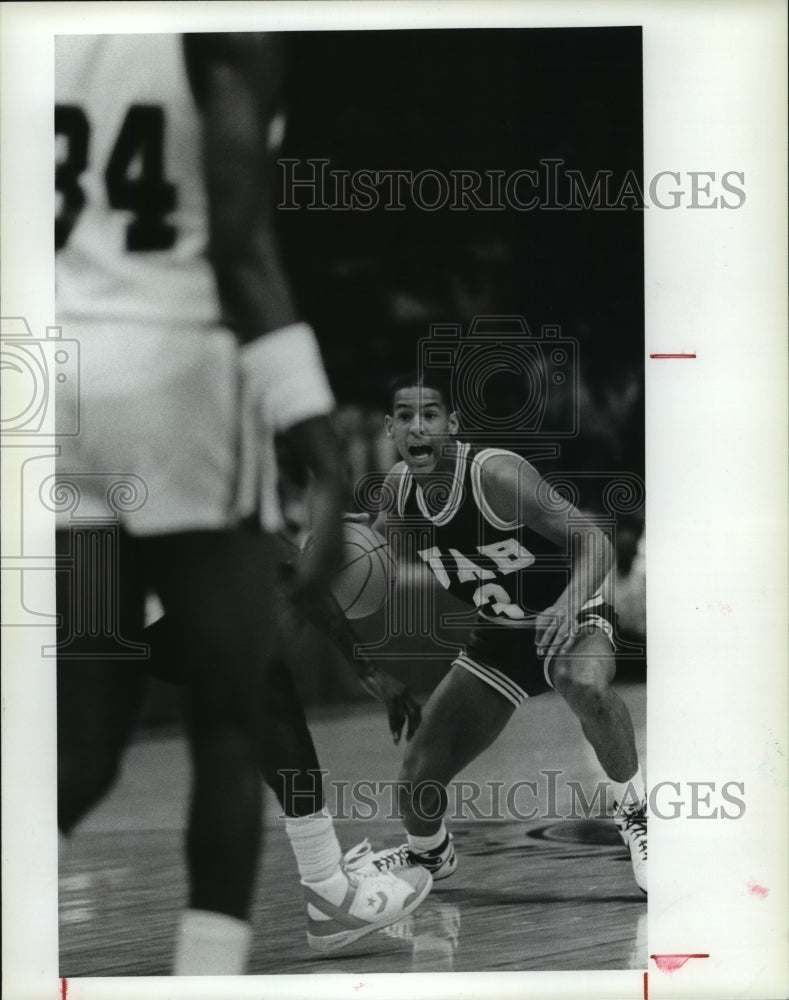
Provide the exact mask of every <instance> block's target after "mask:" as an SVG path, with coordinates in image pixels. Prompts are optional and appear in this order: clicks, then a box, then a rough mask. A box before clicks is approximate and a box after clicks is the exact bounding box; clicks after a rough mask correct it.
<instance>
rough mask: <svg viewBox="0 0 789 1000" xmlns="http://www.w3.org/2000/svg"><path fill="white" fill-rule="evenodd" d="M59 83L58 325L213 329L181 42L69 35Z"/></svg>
mask: <svg viewBox="0 0 789 1000" xmlns="http://www.w3.org/2000/svg"><path fill="white" fill-rule="evenodd" d="M55 80H56V86H55V94H56V110H55V132H56V157H57V159H56V172H55V188H56V199H57V204H56V212H57V214H56V221H55V243H56V248H57V251H58V252H57V267H56V274H57V304H58V321H59V322H61V323H64V324H68V323H69V321H73V322H84V321H91V320H101V321H107V320H112V319H114V318H118V319H122V320H123V321H126V322H128V321H130V320H138V321H140V322H142V323H146V324H147V323H152V324H156V325H162V326H164V325H170V324H173V325H184V326H193V327H194V326H195V325H198V326H199V325H202V324H207V325H211V326H215V325H216V324H217V323H218V321H219V316H220V310H219V304H218V298H217V295H216V289H215V282H214V276H213V271H212V269H211V267H210V265H209V262H208V259H207V248H208V214H207V208H206V195H205V187H204V183H203V178H202V168H201V159H202V156H201V133H200V119H199V113H198V111H197V108H196V106H195V102H194V98H193V96H192V94H191V91H190V89H189V83H188V79H187V75H186V68H185V61H184V55H183V42H182V39H181V36H179V35H72V36H60V37H58V39H57V41H56V73H55Z"/></svg>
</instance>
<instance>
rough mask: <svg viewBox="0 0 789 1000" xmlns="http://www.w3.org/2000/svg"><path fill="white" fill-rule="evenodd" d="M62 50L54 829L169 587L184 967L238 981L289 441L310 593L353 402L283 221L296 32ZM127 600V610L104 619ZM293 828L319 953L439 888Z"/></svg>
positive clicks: (132, 689)
mask: <svg viewBox="0 0 789 1000" xmlns="http://www.w3.org/2000/svg"><path fill="white" fill-rule="evenodd" d="M55 48H56V52H55V55H56V72H55V93H56V101H57V107H56V111H55V131H56V134H57V143H56V151H57V156H58V162H57V166H56V170H55V187H56V192H57V218H56V220H55V242H56V248H57V256H56V268H55V270H56V282H57V289H56V307H57V319H58V323H59V324H60V325H61V327H62V328H63V330H64V332H65V335H66V336H67V337H73V338H74V339H76V340H78V341H79V342H80V385H79V398H77V397H76V395H75V394H74V393H73V390H72V388H71V384H67V385H65V386H63V387H62V388H61V389H59V390H58V399H57V420H58V422H59V423H61V422H63V421H65V422H66V424H68V425H69V426H72V425H76V422H77V421H76V413H77V412H78V413H79V434H77V435H74V436H73V437H63V438H61V442H62V443H61V445H60V456H59V459H58V466H57V475H58V479H59V482H60V484H61V489H65V490H66V492H68V491H69V489H72V488H73V490H74V492H75V495H76V496H77V497H78V501H79V508H80V520H79V521H78V522H69V521H68V520H67V519H66V518H65V517H64V518H61V521H60V524H59V530H58V534H57V546H58V550H57V551H58V555H59V556H60V557H61V558H62V560H63V563H64V572H60V573H58V574H57V576H58V594H57V602H58V614H59V620H60V628H59V632H58V643H59V655H58V822H59V826H60V829H61V831H62V833H63V834H66V835H67V834H69V833H70V832H71V831H72V830H73V828H74V827H75V826H76V824H77V823H78V822H79V820H80V819H81V818H82V817H83V816H84V815H85V813H86V812H87V811H88V810H89V809H90V808H91V807H92V806H93V805H94V804H95V803H96V802H97V801H98V800H99V799H100V798H101V797H102V796H103V795H104V794H105V793H106V792H107V790H108V789H109V787H110V786H111V785H112V783H113V781H114V778H115V776H116V774H117V771H118V767H119V762H120V760H121V757H122V754H123V751H124V749H125V747H126V745H127V743H128V741H129V738H130V735H131V732H132V729H133V723H134V716H135V710H136V707H137V704H138V690H139V686H138V676H139V666H138V663H137V662H135V661H134V660H130V659H129V648H130V644H135V643H138V644H139V643H140V642H141V639H142V635H141V632H142V624H143V604H144V600H145V595H146V591H148V590H149V589H153V590H155V591H156V593H157V594H158V595H159V597H160V599H161V601H162V604H163V606H164V608H165V611H166V613H167V615H168V616H169V619H170V621H171V623H172V627H173V628H174V630H175V633H176V634H177V635H178V637H179V642H180V644H181V648H182V654H183V660H184V662H185V663H186V664H188V671H189V673H188V681H187V683H186V685H185V693H186V715H187V732H188V739H189V747H190V752H191V759H192V765H193V768H192V774H193V780H192V795H191V802H190V811H189V824H188V830H187V836H186V858H187V864H188V868H189V882H190V891H189V901H188V907H187V909H186V910H185V911H184V912H183V914H182V916H181V920H180V923H179V929H178V936H177V942H176V949H175V959H174V965H173V968H174V972H175V973H176V974H184V975H200V974H214V975H222V974H237V973H242V972H244V971H245V968H246V960H247V954H248V950H249V947H250V939H251V928H250V925H249V922H248V914H249V907H250V899H251V894H252V889H253V886H254V876H255V870H256V863H257V859H258V853H259V846H260V832H261V782H260V773H259V760H258V751H259V736H258V730H259V725H260V704H261V701H262V700H263V699H265V697H266V691H267V687H268V684H269V679H268V676H267V674H268V669H269V667H270V663H271V659H272V655H273V654H274V650H275V643H276V636H277V614H276V609H275V606H274V602H273V601H272V602H269V604H268V606H263V604H262V602H261V595H266V594H269V593H271V591H272V590H273V588H274V586H275V576H276V567H275V558H274V555H273V551H272V541H271V532H272V531H274V530H276V529H277V527H278V523H277V519H276V516H275V515H274V514H273V513H272V510H273V508H272V505H271V503H270V500H267V496H270V494H271V493H272V492H273V491H275V488H276V487H275V478H276V470H275V468H274V464H273V461H272V459H273V456H272V454H271V452H272V451H273V449H272V448H271V447H270V439H271V435H272V432H276V431H278V432H280V433H283V434H287V436H288V438H289V441H290V444H291V447H292V448H293V449H294V452H295V454H296V455H298V456H299V457H300V459H301V460H302V461H303V462H304V464H305V465H306V466H307V467H308V468H309V469H310V470H311V473H312V477H313V491H312V492H313V524H314V526H315V544H314V545H313V546H312V547H311V549H310V552H309V554H308V555H307V556H306V557H305V559H303V560H302V562H301V564H300V567H299V570H298V573H297V575H296V578H295V579H294V581H293V582H292V587H291V590H292V593H293V596H294V599H296V600H304V601H308V600H311V599H314V598H315V597H316V596H318V595H320V594H322V593H323V592H324V590H325V587H326V586H327V584H328V582H329V580H330V579H331V576H332V574H333V572H334V571H335V569H336V567H337V565H338V561H339V558H340V552H341V537H340V530H339V525H340V521H339V512H340V504H341V497H342V484H341V480H340V475H339V469H340V468H341V465H342V463H341V461H340V455H339V449H338V447H337V444H336V441H335V437H334V433H333V430H332V427H331V423H330V420H329V417H330V414H331V411H332V409H333V405H334V401H333V397H332V393H331V390H330V387H329V385H328V381H327V379H326V376H325V372H324V369H323V365H322V361H321V358H320V353H319V350H318V345H317V342H316V338H315V335H314V333H313V331H312V330H311V329H310V327H309V326H308V325H307V324H306V323H303V322H301V321H300V320H299V314H298V312H297V310H296V307H295V304H294V302H293V299H292V295H291V292H290V288H289V285H288V282H287V280H286V277H285V274H284V271H283V268H282V264H281V261H280V259H279V254H278V250H277V243H276V239H275V236H274V232H273V225H272V205H271V198H270V179H271V163H270V152H269V149H270V142H271V138H272V133H273V132H275V131H276V128H275V123H276V117H277V111H278V110H279V109H278V102H277V94H278V76H279V74H278V65H279V54H278V47H277V42H276V39H275V38H273V37H271V36H264V35H260V34H255V33H240V34H224V35H189V36H184V37H181V36H178V35H167V34H157V35H62V36H59V37H58V39H57V41H56V47H55ZM77 407H79V409H78V411H77ZM66 424H61V425H63V426H65V425H66ZM112 470H117V471H116V472H113V471H112ZM119 473H120V474H122V475H121V476H120V479H121V485H122V488H123V489H124V490H125V492H124V493H123V495H122V496H120V497H118V496H117V495H116V494H117V486H118V483H117V482H114V481H113V477H117V476H118V474H119ZM129 482H131V483H132V487H131V490H130V489H129V487H128V485H127V484H128V483H129ZM66 483H68V484H69V485H68V487H67V486H65V484H66ZM135 491H136V496H135V495H134V494H135ZM111 499H113V500H118V501H119V502H118V503H115V505H114V506H113V507H112V508H111V509H112V514H113V516H114V518H115V521H114V522H113V521H112V519H110V524H109V526H108V518H107V513H108V511H107V508H108V502H109V501H110V500H111ZM135 500H136V503H135V502H134V501H135ZM256 511H259V512H260V519H261V524H262V528H263V529H264V530H261V531H258V532H256V533H253V534H251V535H250V534H249V533H248V532H247V531H244V530H242V527H241V524H242V519H243V518H245V517H248V516H249V515H251V514H252V513H253V512H256ZM66 513H67V512H66ZM118 522H119V523H118ZM66 567H68V571H66ZM113 587H115V588H117V590H115V591H113V590H112V589H111V588H113ZM108 607H110V608H112V609H115V608H117V617H116V618H115V619H114V620H113V622H112V623H111V625H112V629H109V624H110V623H107V625H108V629H107V634H106V635H105V634H104V633H103V632H102V630H101V629H99V630H98V633H101V634H97V631H96V630H95V629H94V628H93V626H94V624H95V616H98V615H100V613H101V611H102V610H103V609H106V608H108ZM108 639H113V640H115V639H117V640H118V644H117V646H113V647H112V648H111V649H109V650H108V649H107V648H106V647H107V642H105V640H108ZM102 643H104V645H102ZM137 648H138V650H139V649H140V646H139V645H138V647H137ZM272 752H274V751H273V750H272ZM289 836H290V839H291V843H292V845H293V849H294V852H295V854H296V857H297V860H298V863H299V871H300V875H301V879H302V883H303V885H304V893H305V895H306V900H307V902H306V909H307V927H308V939H309V940H310V943H311V944H313V945H314V946H315V947H316V948H319V949H321V950H330V949H332V948H335V947H340V946H342V945H343V944H346V943H349V942H350V941H351V940H355V939H356V938H358V937H360V936H362V935H363V934H366V933H369V932H371V931H372V930H375V929H376V928H377V927H379V926H383V925H385V924H386V923H387V922H391V921H393V920H397V919H399V917H400V916H402V915H403V914H405V913H408V912H410V911H411V910H412V909H413V908H414V907H415V906H416V905H418V903H419V902H420V901H421V899H422V898H423V897H424V895H425V893H426V892H427V891H428V890H429V886H430V878H429V876H428V875H426V873H423V875H424V877H420V878H416V879H415V878H414V877H413V875H412V874H410V873H408V872H403V873H402V874H398V875H397V877H395V878H394V879H391V878H388V879H387V881H386V882H385V883H376V884H375V886H373V885H372V884H370V889H369V890H368V891H365V887H364V884H365V881H366V880H365V879H362V881H361V882H360V883H357V880H356V879H355V878H354V879H350V880H349V878H348V877H347V876H346V875H345V873H344V872H342V871H341V869H340V865H339V861H340V856H341V852H340V849H339V845H338V843H337V839H336V836H335V834H334V830H333V827H332V822H331V817H330V816H328V815H325V814H318V815H313V816H307V817H298V819H297V820H296V821H294V828H293V830H292V831H289ZM359 885H361V886H362V888H361V889H359V888H358V886H359ZM378 890H380V891H378ZM370 900H372V902H370Z"/></svg>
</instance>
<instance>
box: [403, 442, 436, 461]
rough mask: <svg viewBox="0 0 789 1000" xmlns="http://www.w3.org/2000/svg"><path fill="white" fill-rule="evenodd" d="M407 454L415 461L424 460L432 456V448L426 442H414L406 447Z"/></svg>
mask: <svg viewBox="0 0 789 1000" xmlns="http://www.w3.org/2000/svg"><path fill="white" fill-rule="evenodd" d="M408 454H409V455H410V456H411V458H412V459H413V460H414V461H415V462H424V461H427V459H429V458H432V455H433V449H432V448H431V447H430V445H427V444H414V445H411V447H410V448H409V449H408Z"/></svg>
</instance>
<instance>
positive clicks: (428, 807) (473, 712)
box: [399, 663, 516, 878]
mask: <svg viewBox="0 0 789 1000" xmlns="http://www.w3.org/2000/svg"><path fill="white" fill-rule="evenodd" d="M515 708H516V705H515V704H514V703H513V702H511V701H509V700H508V699H507V698H506V697H504V696H503V695H502V694H501V693H500V692H499V691H497V690H495V689H494V688H493V687H491V686H490V685H489V684H488V683H486V682H485V681H484V680H482V679H481V678H480V677H478V676H477V675H475V674H474V673H472V672H470V671H469V670H467V669H466V668H465V667H463V666H460V665H459V664H457V663H456V664H454V665H453V666H452V668H451V669H450V671H449V673H448V674H447V675H446V677H444V679H443V680H442V681H441V683H440V684H439V685H438V687H437V688H436V689H435V691H434V692H433V694H432V695H431V696H430V698H429V700H428V702H427V705H426V706H425V708H424V710H423V714H422V723H421V725H420V727H419V729H418V730H417V731H416V734H415V736H414V738H413V740H412V741H411V743H410V744H409V745H408V747H407V748H406V752H405V756H404V758H403V764H402V767H401V770H400V775H399V780H400V782H401V784H400V786H399V788H400V807H401V811H402V813H403V818H404V823H405V828H406V832H407V834H408V846H409V849H410V852H411V853H412V854H413V855H415V856H416V857H417V858H418V859H419V861H420V863H424V864H425V865H426V867H428V869H429V870H431V871H432V872H433V875H434V877H437V878H442V877H446V876H447V875H451V874H452V872H453V871H454V870H455V867H456V861H455V856H454V848H453V845H452V839H451V836H450V834H449V833H448V832H447V830H446V827H445V825H444V821H443V814H444V812H445V811H446V806H447V793H446V787H447V785H448V784H449V783H450V781H452V779H453V778H454V777H455V775H457V774H458V773H459V772H460V771H462V770H463V768H464V767H466V766H467V765H468V764H470V763H471V761H473V760H475V759H476V758H477V757H478V756H479V755H480V754H481V753H482V751H483V750H486V749H487V748H488V747H489V746H490V745H491V744H492V743H493V742H495V740H496V739H497V737H498V736H499V734H500V733H501V731H502V730H503V729H504V727H505V726H506V725H507V723H508V722H509V720H510V718H511V717H512V714H513V712H514V711H515Z"/></svg>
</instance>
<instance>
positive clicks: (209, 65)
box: [185, 33, 342, 595]
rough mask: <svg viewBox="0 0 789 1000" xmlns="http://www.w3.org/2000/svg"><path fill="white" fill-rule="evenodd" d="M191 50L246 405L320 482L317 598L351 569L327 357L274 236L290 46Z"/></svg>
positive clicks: (206, 44)
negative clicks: (275, 148) (346, 566)
mask: <svg viewBox="0 0 789 1000" xmlns="http://www.w3.org/2000/svg"><path fill="white" fill-rule="evenodd" d="M185 46H186V52H187V65H188V66H189V68H190V79H191V81H192V86H193V90H194V92H195V95H196V97H197V100H198V103H199V105H200V108H201V111H202V115H203V123H204V128H203V136H204V140H203V142H204V148H203V162H204V173H205V179H206V189H207V195H208V205H209V220H210V258H211V262H212V264H213V267H214V272H215V274H216V281H217V289H218V292H219V296H220V300H221V303H222V307H223V311H224V313H225V317H226V320H227V322H228V324H229V325H230V326H231V328H232V329H233V330H234V331H235V333H236V335H237V336H238V338H239V340H240V341H241V343H242V345H243V346H242V368H243V375H244V393H245V403H246V405H247V406H249V408H250V409H251V411H252V412H253V415H254V417H255V418H256V419H257V421H258V423H259V426H260V427H261V428H262V427H265V428H266V433H269V432H271V431H272V430H273V431H283V432H287V433H288V435H289V438H290V441H291V443H292V445H293V447H294V449H295V451H296V453H297V454H298V456H299V457H300V458H301V459H302V460H303V461H304V462H305V464H306V465H307V467H308V468H309V469H310V471H311V473H312V476H313V482H312V487H313V488H312V495H313V517H314V528H315V539H316V542H315V545H314V546H313V548H312V550H311V552H310V555H309V558H308V559H306V560H304V561H303V562H302V564H301V567H300V579H299V580H298V581H297V582H296V591H297V592H301V593H303V594H304V595H306V594H307V593H308V592H310V591H318V590H320V589H321V588H323V587H325V586H326V585H327V584H328V582H329V580H330V578H331V576H332V575H333V573H334V572H335V571H336V569H337V568H338V566H339V561H340V554H341V536H340V512H341V501H342V481H341V472H340V470H341V469H342V462H341V458H340V452H339V446H338V443H337V440H336V437H335V435H334V432H333V430H332V428H331V425H330V423H329V420H328V415H329V414H330V412H331V411H332V409H333V407H334V399H333V396H332V393H331V389H330V387H329V384H328V380H327V378H326V375H325V372H324V368H323V363H322V360H321V357H320V351H319V349H318V345H317V342H316V339H315V335H314V333H313V332H312V330H311V328H310V327H309V326H308V325H307V324H305V323H302V322H299V319H298V314H297V312H296V309H295V305H294V302H293V297H292V294H291V290H290V287H289V284H288V281H287V279H286V276H285V272H284V268H283V266H282V262H281V258H280V254H279V250H278V247H277V241H276V236H275V233H274V226H273V211H272V209H273V205H272V201H273V199H272V181H273V177H272V165H271V163H270V157H269V149H268V135H269V128H270V125H271V122H272V120H273V119H274V117H275V115H276V113H277V111H278V104H279V87H280V61H281V57H280V51H279V45H278V41H277V39H276V37H275V36H271V35H264V34H258V33H241V34H234V33H228V34H222V35H201V36H197V35H193V36H186V39H185Z"/></svg>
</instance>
